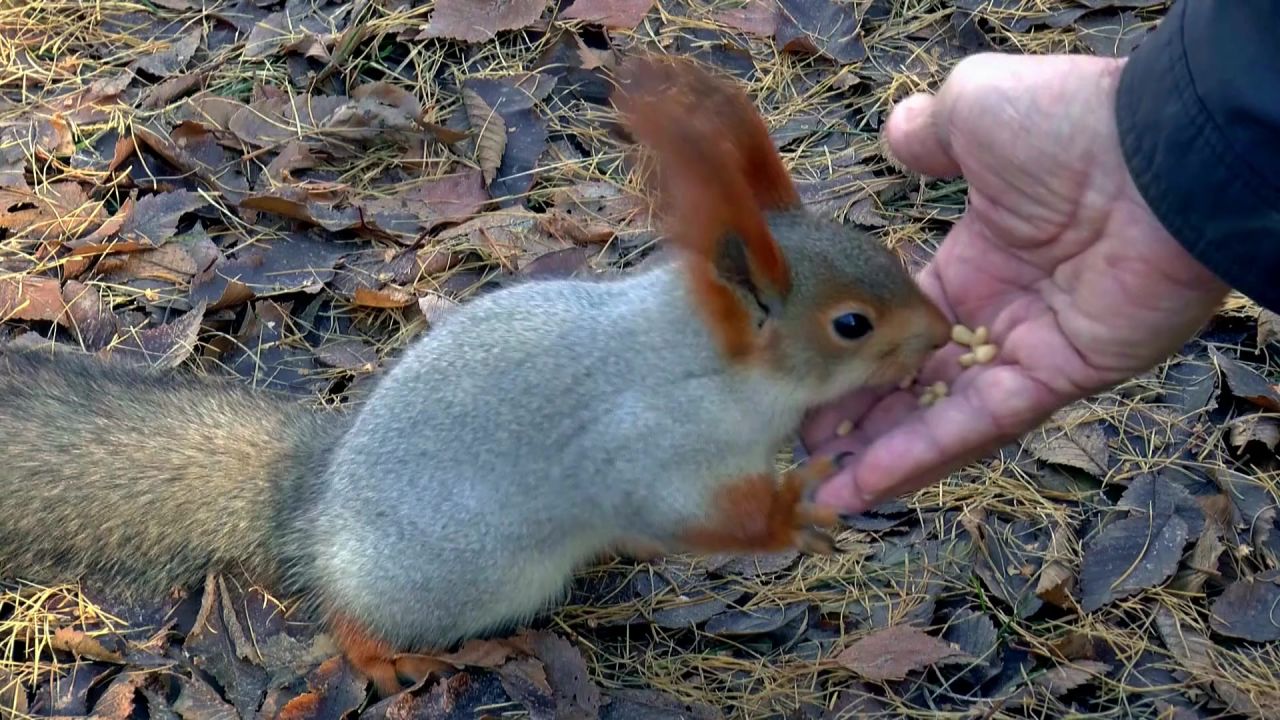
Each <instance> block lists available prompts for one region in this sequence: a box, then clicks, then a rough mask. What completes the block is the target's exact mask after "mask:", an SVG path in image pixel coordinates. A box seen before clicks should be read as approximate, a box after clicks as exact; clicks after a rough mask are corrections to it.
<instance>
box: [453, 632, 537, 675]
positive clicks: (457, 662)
mask: <svg viewBox="0 0 1280 720" xmlns="http://www.w3.org/2000/svg"><path fill="white" fill-rule="evenodd" d="M527 652H528V647H527V646H526V645H524V644H523V643H521V642H518V641H516V640H514V639H512V638H482V639H477V640H468V641H467V642H465V643H463V644H462V647H460V648H458V649H457V650H455V651H454V652H451V653H444V654H437V655H432V656H431V657H432V658H435V659H437V660H443V661H444V662H447V663H449V664H451V665H454V666H456V667H459V668H465V667H479V668H496V667H501V666H502V665H503V664H505V663H506V662H507V660H508V659H510V658H511V657H513V656H516V655H520V654H522V653H527Z"/></svg>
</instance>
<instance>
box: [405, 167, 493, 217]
mask: <svg viewBox="0 0 1280 720" xmlns="http://www.w3.org/2000/svg"><path fill="white" fill-rule="evenodd" d="M401 197H402V198H403V199H404V200H406V201H408V202H410V203H414V204H415V205H417V206H419V208H418V209H419V212H420V213H421V215H422V216H423V217H425V218H428V219H429V221H428V222H425V223H424V224H423V229H424V230H427V231H430V230H434V229H435V228H436V227H437V226H439V225H444V224H448V223H456V222H462V221H463V220H467V219H470V218H471V217H473V216H474V215H475V214H476V213H477V212H479V211H480V210H481V208H483V207H484V206H485V204H486V203H488V202H489V194H488V193H486V192H485V190H484V175H483V173H482V172H481V171H480V170H473V169H467V170H464V171H462V172H457V173H453V174H452V175H444V176H442V177H438V178H432V179H430V180H425V181H423V182H421V183H419V184H417V185H416V186H414V188H413V189H412V190H409V191H408V192H406V193H404V195H402V196H401ZM422 211H425V212H422Z"/></svg>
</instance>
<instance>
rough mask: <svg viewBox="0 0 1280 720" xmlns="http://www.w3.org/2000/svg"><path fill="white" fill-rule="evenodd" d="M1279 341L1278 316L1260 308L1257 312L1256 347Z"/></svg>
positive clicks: (1279, 320) (1279, 317)
mask: <svg viewBox="0 0 1280 720" xmlns="http://www.w3.org/2000/svg"><path fill="white" fill-rule="evenodd" d="M1276 340H1280V315H1277V314H1276V313H1273V312H1271V311H1270V310H1267V309H1266V308H1261V309H1260V310H1259V311H1258V336H1257V343H1258V347H1263V346H1266V345H1270V344H1271V343H1273V342H1275V341H1276Z"/></svg>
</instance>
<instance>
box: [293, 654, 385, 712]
mask: <svg viewBox="0 0 1280 720" xmlns="http://www.w3.org/2000/svg"><path fill="white" fill-rule="evenodd" d="M365 685H366V681H364V680H362V679H361V678H360V677H359V676H358V675H357V674H356V673H355V672H354V671H353V670H352V668H351V666H350V664H348V663H347V662H345V661H344V659H343V658H342V656H340V655H334V656H333V657H331V658H329V659H327V660H325V661H324V662H323V663H321V664H320V666H319V667H317V668H316V669H315V670H314V671H313V672H311V673H310V674H309V675H308V677H307V688H308V692H306V693H303V694H302V695H299V696H298V697H296V698H294V699H293V700H290V701H289V702H288V703H287V704H285V706H284V707H283V708H281V710H280V713H279V714H278V715H276V716H275V718H277V720H304V719H305V720H312V718H316V719H317V720H318V719H320V718H332V719H333V720H339V719H340V718H345V717H349V714H350V713H353V712H354V711H355V710H356V709H358V708H359V707H360V705H361V703H362V702H363V701H364V689H365Z"/></svg>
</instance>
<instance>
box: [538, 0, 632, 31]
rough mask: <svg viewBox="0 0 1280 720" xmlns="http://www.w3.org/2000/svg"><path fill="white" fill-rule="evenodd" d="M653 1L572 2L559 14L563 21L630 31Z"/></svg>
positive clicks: (582, 0) (595, 0)
mask: <svg viewBox="0 0 1280 720" xmlns="http://www.w3.org/2000/svg"><path fill="white" fill-rule="evenodd" d="M653 3H654V0H574V3H573V5H571V6H569V9H568V10H565V11H564V12H562V13H560V17H561V18H563V19H565V20H582V21H585V22H589V23H594V24H596V25H602V26H604V27H606V28H609V29H616V30H632V29H634V28H635V26H637V25H639V24H640V22H641V21H642V20H644V16H645V15H647V14H649V10H650V8H652V7H653Z"/></svg>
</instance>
